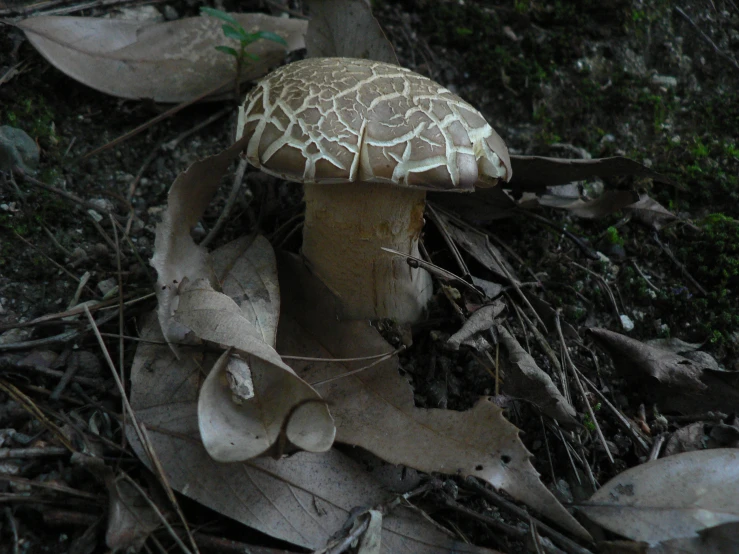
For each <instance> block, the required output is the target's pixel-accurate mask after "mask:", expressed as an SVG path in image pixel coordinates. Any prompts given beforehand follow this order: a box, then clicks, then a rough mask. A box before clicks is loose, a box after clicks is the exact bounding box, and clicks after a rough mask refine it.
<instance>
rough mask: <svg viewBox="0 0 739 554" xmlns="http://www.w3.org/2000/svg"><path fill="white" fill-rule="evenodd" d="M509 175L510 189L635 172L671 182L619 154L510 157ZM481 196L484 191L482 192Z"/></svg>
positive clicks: (536, 189)
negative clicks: (577, 157)
mask: <svg viewBox="0 0 739 554" xmlns="http://www.w3.org/2000/svg"><path fill="white" fill-rule="evenodd" d="M511 165H512V166H513V178H512V179H511V181H510V182H509V183H508V185H506V186H507V187H510V188H511V189H513V190H514V191H519V192H536V193H539V194H541V193H544V192H546V190H547V187H552V186H555V185H564V184H566V183H571V182H572V181H582V180H583V179H588V178H591V177H614V176H617V175H635V176H637V177H649V178H651V179H654V180H655V181H657V182H659V183H668V184H671V183H672V182H671V181H670V180H669V179H668V178H667V177H665V176H664V175H660V174H659V173H657V172H656V171H652V170H651V169H649V168H648V167H646V166H644V165H642V164H640V163H639V162H637V161H634V160H631V159H629V158H624V157H622V156H614V157H612V158H595V159H592V160H569V159H562V158H547V157H544V156H511ZM483 195H484V192H483Z"/></svg>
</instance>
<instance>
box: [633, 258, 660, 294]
mask: <svg viewBox="0 0 739 554" xmlns="http://www.w3.org/2000/svg"><path fill="white" fill-rule="evenodd" d="M631 265H632V266H634V269H635V270H636V272H637V273H638V274H639V276H640V277H641V278H642V279H644V282H645V283H646V284H647V286H648V287H649V288H650V289H652V290H653V291H654V292H660V289H659V287H658V286H657V285H655V284H654V283H652V281H650V280H649V277H647V276H646V275H644V272H643V271H642V270H641V268H640V267H639V266H638V265H637V263H636V260H631Z"/></svg>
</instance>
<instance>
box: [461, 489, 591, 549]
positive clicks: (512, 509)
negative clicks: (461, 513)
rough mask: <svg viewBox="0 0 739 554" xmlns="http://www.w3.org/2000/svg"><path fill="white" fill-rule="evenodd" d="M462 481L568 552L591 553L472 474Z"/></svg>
mask: <svg viewBox="0 0 739 554" xmlns="http://www.w3.org/2000/svg"><path fill="white" fill-rule="evenodd" d="M464 483H465V485H466V486H467V487H469V488H471V489H473V490H474V491H475V492H477V493H478V494H480V495H481V496H483V497H484V498H485V499H486V500H487V501H488V502H490V503H491V504H493V505H494V506H497V507H498V508H501V509H502V510H506V511H507V512H509V513H511V514H513V515H515V516H516V517H518V518H519V519H522V520H523V521H529V522H533V523H535V524H536V526H537V527H538V529H539V531H541V533H542V534H543V535H546V536H547V537H549V538H550V539H552V542H554V543H555V544H557V545H559V546H560V547H562V548H565V549H567V551H568V552H571V553H573V554H592V553H591V552H590V550H588V549H587V548H583V547H582V546H580V545H579V544H577V543H576V542H574V541H573V540H571V539H569V538H567V537H566V536H564V535H563V534H562V533H560V532H559V531H557V530H556V529H553V528H551V527H549V526H548V525H547V524H546V523H542V522H541V521H539V520H537V519H536V518H533V517H532V516H531V514H529V513H528V512H527V511H526V510H524V509H523V508H519V507H518V506H516V505H515V504H513V503H512V502H509V501H508V500H506V499H505V498H503V497H502V496H500V495H498V494H497V493H496V492H495V491H493V490H490V489H489V488H487V487H485V486H483V485H482V484H480V483H479V482H478V481H477V479H476V478H474V477H472V476H470V477H467V478H466V479H465V480H464Z"/></svg>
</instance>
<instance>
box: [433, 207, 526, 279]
mask: <svg viewBox="0 0 739 554" xmlns="http://www.w3.org/2000/svg"><path fill="white" fill-rule="evenodd" d="M439 217H440V218H441V219H442V220H443V221H444V223H445V225H446V230H447V231H448V232H449V236H451V237H452V240H454V242H455V243H456V244H457V246H459V247H460V248H461V249H463V250H465V251H466V252H467V253H468V254H469V255H470V256H472V257H473V258H475V259H476V260H477V261H478V262H480V263H481V264H482V265H483V266H484V267H486V268H487V269H488V270H490V271H491V272H492V273H493V274H494V275H495V276H496V277H497V278H498V279H501V280H503V281H504V282H506V283H508V282H509V281H510V280H509V279H508V277H507V276H506V272H507V274H508V275H510V276H512V277H513V279H514V280H515V281H518V278H517V277H516V271H515V270H514V269H513V267H512V266H511V265H510V264H509V263H508V262H507V261H506V259H505V257H504V256H503V254H501V252H500V250H498V247H497V246H495V245H494V244H492V243H491V242H490V239H489V238H488V237H487V236H486V235H485V234H484V233H482V232H475V231H471V230H468V229H462V228H460V227H458V226H457V225H456V224H455V223H454V221H453V220H451V219H450V218H448V217H446V216H445V215H443V214H439ZM496 258H497V260H496ZM498 260H500V263H502V264H503V265H504V266H505V271H504V270H503V268H502V267H501V265H500V263H498Z"/></svg>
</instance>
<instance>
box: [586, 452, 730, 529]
mask: <svg viewBox="0 0 739 554" xmlns="http://www.w3.org/2000/svg"><path fill="white" fill-rule="evenodd" d="M737 498H739V450H737V449H732V448H725V449H715V450H699V451H695V452H687V453H684V454H677V455H675V456H670V457H668V458H662V459H659V460H655V461H653V462H648V463H646V464H642V465H640V466H636V467H634V468H631V469H629V470H627V471H625V472H623V473H620V474H619V475H617V476H616V477H614V478H613V479H611V480H610V481H609V482H608V483H606V484H605V485H603V487H602V488H601V489H600V490H598V492H596V493H595V494H594V495H593V496H592V497H591V498H590V500H588V501H587V502H585V503H581V504H579V505H577V508H578V509H579V510H581V511H582V512H583V513H584V514H585V515H587V516H588V518H590V519H591V520H593V521H595V522H596V523H598V524H599V525H602V526H603V527H605V528H607V529H609V530H611V531H613V532H614V533H618V534H620V535H623V536H625V537H628V538H630V539H632V540H636V541H645V542H649V543H654V542H657V541H665V540H669V539H676V538H689V537H693V536H695V535H696V533H698V531H700V530H702V529H706V528H708V527H714V526H716V525H720V524H723V523H731V522H734V523H735V522H738V521H739V502H737Z"/></svg>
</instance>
